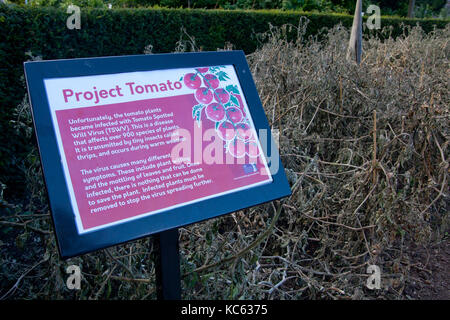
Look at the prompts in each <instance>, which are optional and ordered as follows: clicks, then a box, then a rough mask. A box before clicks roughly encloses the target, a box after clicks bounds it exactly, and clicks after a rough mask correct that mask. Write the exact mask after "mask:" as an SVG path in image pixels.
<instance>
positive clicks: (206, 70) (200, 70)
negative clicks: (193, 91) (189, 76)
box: [196, 67, 209, 73]
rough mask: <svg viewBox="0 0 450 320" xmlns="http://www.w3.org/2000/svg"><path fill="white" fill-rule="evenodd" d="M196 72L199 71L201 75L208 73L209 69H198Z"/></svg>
mask: <svg viewBox="0 0 450 320" xmlns="http://www.w3.org/2000/svg"><path fill="white" fill-rule="evenodd" d="M196 70H197V71H198V72H200V73H206V72H208V70H209V68H208V67H205V68H197V69H196Z"/></svg>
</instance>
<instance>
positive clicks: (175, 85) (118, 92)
mask: <svg viewBox="0 0 450 320" xmlns="http://www.w3.org/2000/svg"><path fill="white" fill-rule="evenodd" d="M182 87H183V85H182V83H181V82H180V81H173V82H172V81H170V80H167V81H166V82H160V83H158V84H155V83H153V84H144V85H137V84H136V83H134V82H127V83H125V85H124V88H125V90H123V87H121V86H119V85H116V86H115V87H113V88H109V89H100V90H98V89H97V87H95V86H94V87H93V88H92V90H90V91H89V90H88V91H74V90H72V89H62V95H63V97H64V102H65V103H69V102H75V101H76V102H80V101H82V100H85V101H91V100H92V101H93V102H94V103H95V104H97V103H99V102H100V100H101V99H108V98H116V97H118V96H120V97H123V96H125V95H135V94H150V93H155V92H163V91H170V90H172V91H173V90H180V89H181V88H182Z"/></svg>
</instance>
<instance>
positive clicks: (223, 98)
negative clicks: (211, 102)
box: [214, 88, 230, 103]
mask: <svg viewBox="0 0 450 320" xmlns="http://www.w3.org/2000/svg"><path fill="white" fill-rule="evenodd" d="M214 99H215V100H216V101H217V102H222V103H227V102H228V101H229V100H230V94H229V93H228V92H227V91H225V90H224V89H222V88H219V89H217V90H216V91H215V93H214Z"/></svg>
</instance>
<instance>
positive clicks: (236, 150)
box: [228, 139, 245, 158]
mask: <svg viewBox="0 0 450 320" xmlns="http://www.w3.org/2000/svg"><path fill="white" fill-rule="evenodd" d="M228 152H229V153H230V154H231V155H232V156H233V157H235V158H242V157H243V156H245V143H244V141H242V140H239V139H234V140H232V141H230V142H229V143H228Z"/></svg>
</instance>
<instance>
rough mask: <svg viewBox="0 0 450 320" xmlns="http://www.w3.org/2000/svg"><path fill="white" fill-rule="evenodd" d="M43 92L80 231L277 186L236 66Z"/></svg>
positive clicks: (136, 75) (79, 82)
mask: <svg viewBox="0 0 450 320" xmlns="http://www.w3.org/2000/svg"><path fill="white" fill-rule="evenodd" d="M45 85H46V90H47V95H48V99H49V104H50V107H51V110H52V117H53V120H54V128H55V131H56V133H57V140H58V144H59V146H60V153H61V158H62V161H63V167H64V173H65V178H66V180H67V182H68V183H67V184H68V186H69V193H70V195H71V201H72V207H73V208H74V212H75V215H76V221H77V228H78V231H79V233H84V232H89V231H93V230H97V229H100V228H105V227H107V226H110V225H114V224H118V223H122V222H124V221H128V220H130V219H138V218H140V217H143V216H146V215H150V214H158V213H161V212H165V211H168V210H170V209H171V208H176V207H180V206H183V205H187V204H190V203H193V202H197V201H201V200H203V199H209V198H213V197H217V196H220V195H223V194H227V193H231V192H236V191H238V190H244V189H247V188H251V187H255V186H258V185H262V184H265V183H270V182H271V181H272V177H271V174H270V171H269V169H268V166H267V163H266V159H265V157H264V155H263V153H262V148H261V144H260V142H259V140H258V136H257V132H256V131H255V129H254V125H253V121H252V118H251V114H250V113H249V111H248V108H247V104H246V100H245V97H244V96H243V94H242V89H241V87H240V84H239V81H238V79H237V76H236V73H235V70H234V68H233V66H213V67H200V68H191V69H170V70H161V71H148V72H133V73H122V74H113V75H102V76H89V77H78V78H64V79H48V80H45Z"/></svg>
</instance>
